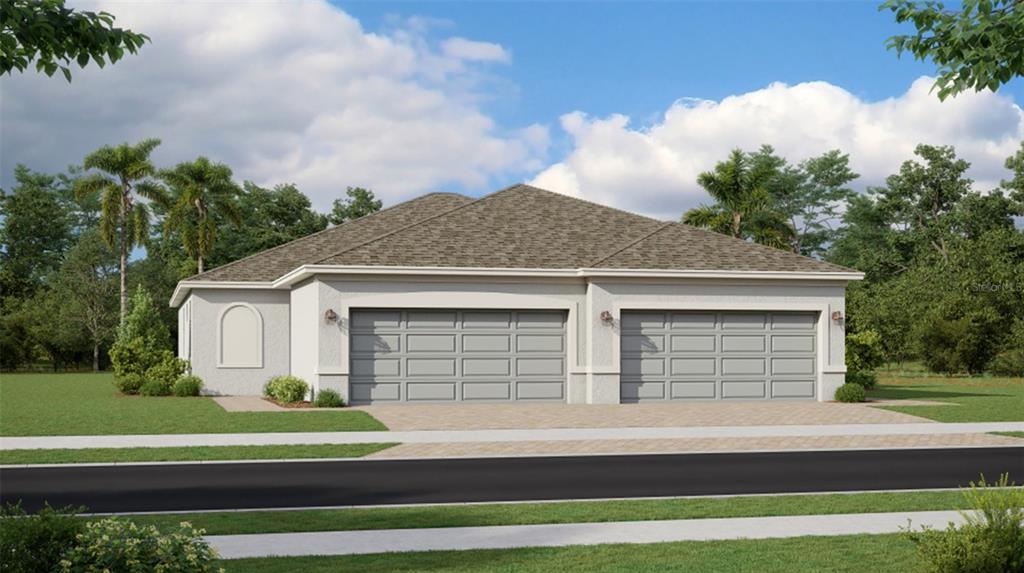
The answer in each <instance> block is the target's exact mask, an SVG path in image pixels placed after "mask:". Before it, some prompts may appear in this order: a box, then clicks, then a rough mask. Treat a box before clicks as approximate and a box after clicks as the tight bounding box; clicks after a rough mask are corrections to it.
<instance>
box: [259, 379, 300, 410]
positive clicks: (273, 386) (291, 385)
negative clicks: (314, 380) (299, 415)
mask: <svg viewBox="0 0 1024 573" xmlns="http://www.w3.org/2000/svg"><path fill="white" fill-rule="evenodd" d="M308 393H309V384H306V381H305V380H303V379H302V378H299V377H298V376H274V377H273V378H271V379H270V381H269V382H267V385H266V386H265V387H264V388H263V394H264V395H265V396H269V397H271V398H273V399H275V400H277V401H278V402H281V403H284V404H293V403H295V402H301V401H302V400H303V399H304V398H305V397H306V394H308Z"/></svg>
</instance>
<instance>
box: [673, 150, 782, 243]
mask: <svg viewBox="0 0 1024 573" xmlns="http://www.w3.org/2000/svg"><path fill="white" fill-rule="evenodd" d="M776 174H777V169H775V168H774V167H773V166H772V165H771V164H770V163H769V162H767V161H762V160H759V159H757V158H756V157H751V156H750V155H748V154H746V153H744V152H743V151H741V150H739V149H734V150H733V151H732V153H730V154H729V159H727V160H725V161H722V162H720V163H718V164H717V165H715V169H714V171H705V172H703V173H701V174H700V175H699V176H698V177H697V183H699V184H700V186H701V187H703V188H704V190H705V191H707V192H708V195H711V198H712V199H714V200H715V203H714V204H713V205H701V206H699V207H696V208H694V209H690V210H689V211H687V212H686V213H684V214H683V222H684V223H686V224H688V225H694V226H696V227H702V228H705V229H708V230H710V231H715V232H716V233H722V234H723V235H732V236H733V237H736V238H739V239H742V238H745V236H744V235H749V236H750V237H751V238H753V239H754V240H755V241H756V242H758V243H762V244H766V245H771V246H773V247H779V248H788V242H789V240H790V238H791V234H792V230H791V229H790V228H789V226H788V225H787V224H786V222H785V220H784V218H783V217H782V216H781V215H779V214H778V213H776V212H775V211H774V210H773V209H772V198H771V194H770V193H769V192H768V188H767V184H768V183H769V181H770V180H771V178H772V177H773V176H775V175H776Z"/></svg>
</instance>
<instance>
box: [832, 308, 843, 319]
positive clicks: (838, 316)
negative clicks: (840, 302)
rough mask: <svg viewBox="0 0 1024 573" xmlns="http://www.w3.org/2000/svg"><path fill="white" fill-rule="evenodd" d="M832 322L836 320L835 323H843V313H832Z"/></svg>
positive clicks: (835, 311)
mask: <svg viewBox="0 0 1024 573" xmlns="http://www.w3.org/2000/svg"><path fill="white" fill-rule="evenodd" d="M832 320H834V321H835V322H842V321H843V312H842V311H839V310H834V311H832Z"/></svg>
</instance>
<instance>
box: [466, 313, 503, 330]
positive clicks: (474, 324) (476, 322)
mask: <svg viewBox="0 0 1024 573" xmlns="http://www.w3.org/2000/svg"><path fill="white" fill-rule="evenodd" d="M511 323H512V313H510V312H483V311H468V312H463V313H462V328H465V329H467V330H468V329H474V328H499V329H506V328H508V327H509V325H510V324H511Z"/></svg>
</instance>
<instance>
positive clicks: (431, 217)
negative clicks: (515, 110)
mask: <svg viewBox="0 0 1024 573" xmlns="http://www.w3.org/2000/svg"><path fill="white" fill-rule="evenodd" d="M521 186H523V185H522V184H521V183H517V184H515V185H512V186H509V187H506V188H504V189H499V190H498V191H495V192H494V193H491V194H490V195H484V196H483V197H480V198H478V199H476V200H474V201H470V202H469V203H463V204H462V205H459V206H458V207H455V208H454V209H449V210H447V211H444V212H442V213H438V214H436V215H432V216H430V217H427V218H426V219H420V220H418V221H414V222H412V223H409V224H408V225H406V226H404V227H399V228H397V229H394V230H392V231H388V232H387V233H383V234H381V235H377V236H376V237H373V238H371V239H367V240H365V241H363V242H362V243H358V244H355V245H352V246H351V247H346V248H344V249H342V250H340V251H337V252H335V253H331V254H329V255H327V256H325V257H321V258H319V259H317V260H316V262H315V263H313V264H314V265H316V264H319V263H322V262H323V261H325V260H327V259H330V258H332V257H336V256H338V255H341V254H342V253H347V252H349V251H351V250H354V249H358V248H359V247H365V246H366V245H369V244H370V243H373V242H376V241H379V240H380V239H383V238H385V237H390V236H391V235H394V234H396V233H401V232H402V231H407V230H409V229H411V228H413V227H415V226H417V225H420V224H422V223H426V222H427V221H433V220H434V219H437V218H438V217H444V216H445V215H448V214H450V213H454V212H455V211H458V210H459V209H464V208H466V207H469V206H470V205H476V204H477V203H480V202H481V201H486V200H487V199H490V198H491V197H494V196H495V195H498V194H499V193H504V192H506V191H511V190H512V189H515V188H516V187H521Z"/></svg>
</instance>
